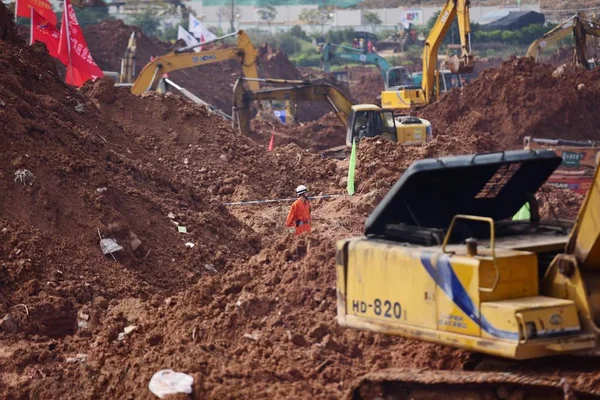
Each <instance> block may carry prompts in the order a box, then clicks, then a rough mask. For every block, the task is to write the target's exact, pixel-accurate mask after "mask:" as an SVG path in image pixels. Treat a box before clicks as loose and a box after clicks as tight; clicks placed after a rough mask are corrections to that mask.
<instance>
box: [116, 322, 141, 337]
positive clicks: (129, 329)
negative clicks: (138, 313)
mask: <svg viewBox="0 0 600 400" xmlns="http://www.w3.org/2000/svg"><path fill="white" fill-rule="evenodd" d="M136 329H137V326H135V325H129V326H126V327H125V329H123V332H120V333H119V336H118V337H117V340H119V341H120V340H123V339H125V337H126V336H127V335H129V334H130V333H131V332H133V331H135V330H136Z"/></svg>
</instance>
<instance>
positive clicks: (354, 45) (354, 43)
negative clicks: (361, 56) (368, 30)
mask: <svg viewBox="0 0 600 400" xmlns="http://www.w3.org/2000/svg"><path fill="white" fill-rule="evenodd" d="M352 47H354V48H355V49H358V48H359V47H358V39H357V38H354V40H353V41H352Z"/></svg>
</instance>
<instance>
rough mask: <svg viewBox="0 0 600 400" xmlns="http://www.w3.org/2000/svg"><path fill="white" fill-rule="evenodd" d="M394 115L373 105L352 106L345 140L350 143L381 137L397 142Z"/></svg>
mask: <svg viewBox="0 0 600 400" xmlns="http://www.w3.org/2000/svg"><path fill="white" fill-rule="evenodd" d="M395 133H396V127H395V123H394V114H393V113H392V112H391V111H384V110H382V109H381V108H379V107H377V106H375V105H369V104H367V105H359V106H353V107H352V112H351V113H350V120H349V124H348V132H347V138H348V141H349V142H350V143H352V142H353V141H354V140H355V139H357V140H360V139H362V138H365V137H375V136H380V135H381V136H383V137H384V138H386V139H388V140H391V141H394V142H395V141H397V138H396V134H395Z"/></svg>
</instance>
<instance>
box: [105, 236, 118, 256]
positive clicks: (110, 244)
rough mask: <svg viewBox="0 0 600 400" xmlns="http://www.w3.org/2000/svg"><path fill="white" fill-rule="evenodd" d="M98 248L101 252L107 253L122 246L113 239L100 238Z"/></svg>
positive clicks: (115, 250) (114, 251)
mask: <svg viewBox="0 0 600 400" xmlns="http://www.w3.org/2000/svg"><path fill="white" fill-rule="evenodd" d="M100 249H102V254H104V255H107V254H111V255H112V253H116V252H117V251H121V250H123V246H121V245H119V244H118V243H117V242H116V241H115V240H114V239H111V238H105V239H102V240H100Z"/></svg>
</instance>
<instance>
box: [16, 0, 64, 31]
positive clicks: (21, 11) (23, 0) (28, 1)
mask: <svg viewBox="0 0 600 400" xmlns="http://www.w3.org/2000/svg"><path fill="white" fill-rule="evenodd" d="M31 9H34V10H35V11H37V12H38V13H39V14H40V15H41V16H42V18H45V19H47V20H48V22H50V23H51V24H52V25H54V26H56V14H54V10H52V6H51V5H50V2H49V1H48V0H17V16H19V17H25V18H31Z"/></svg>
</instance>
